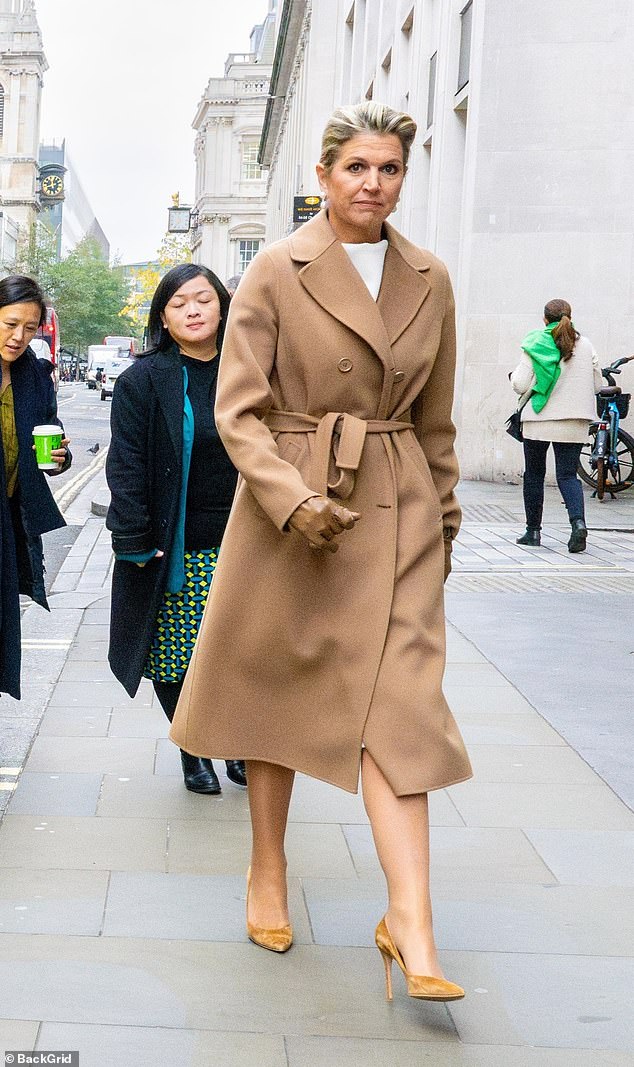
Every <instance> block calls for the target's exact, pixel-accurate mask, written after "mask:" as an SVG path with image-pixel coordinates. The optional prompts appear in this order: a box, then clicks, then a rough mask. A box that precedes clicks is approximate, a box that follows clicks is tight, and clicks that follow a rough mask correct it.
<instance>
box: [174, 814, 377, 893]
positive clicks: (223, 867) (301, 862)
mask: <svg viewBox="0 0 634 1067" xmlns="http://www.w3.org/2000/svg"><path fill="white" fill-rule="evenodd" d="M286 856H287V859H288V874H289V876H290V877H296V878H308V877H311V876H312V877H316V878H336V877H342V878H352V879H356V877H357V875H356V871H355V868H354V864H353V862H352V858H351V856H350V852H349V850H348V846H347V844H346V839H345V837H344V834H343V831H342V829H341V827H340V826H332V825H328V824H326V825H325V826H320V825H313V824H310V823H293V824H290V825H289V827H288V831H287V834H286ZM250 862H251V827H250V824H249V823H248V822H246V821H245V822H242V823H237V822H221V821H216V822H211V821H200V822H199V821H197V820H194V819H170V820H169V847H168V867H167V870H168V871H169V872H170V873H178V872H184V873H190V874H225V873H226V874H238V873H240V874H243V875H244V873H245V872H246V869H247V867H248V866H249V863H250Z"/></svg>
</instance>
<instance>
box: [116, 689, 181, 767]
mask: <svg viewBox="0 0 634 1067" xmlns="http://www.w3.org/2000/svg"><path fill="white" fill-rule="evenodd" d="M169 725H170V724H169V722H168V721H167V718H166V716H165V714H164V712H163V710H162V708H160V707H157V705H155V704H152V705H151V706H149V707H143V708H138V707H134V706H133V705H132V706H130V707H124V708H121V707H117V708H113V710H112V715H111V718H110V727H109V730H108V736H109V737H151V738H154V739H155V740H156V739H157V738H159V737H161V738H166V737H167V734H168V731H169ZM170 744H171V745H172V748H173V749H174V750H175V752H176V753H177V754H178V749H177V748H176V745H175V744H174V742H173V741H171V742H170ZM179 763H180V755H179Z"/></svg>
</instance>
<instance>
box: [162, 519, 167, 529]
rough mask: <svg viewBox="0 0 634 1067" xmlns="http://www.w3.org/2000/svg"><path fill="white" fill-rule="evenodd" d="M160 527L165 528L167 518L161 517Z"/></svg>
mask: <svg viewBox="0 0 634 1067" xmlns="http://www.w3.org/2000/svg"><path fill="white" fill-rule="evenodd" d="M161 529H162V530H165V529H167V519H161Z"/></svg>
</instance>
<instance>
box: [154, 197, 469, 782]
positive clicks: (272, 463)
mask: <svg viewBox="0 0 634 1067" xmlns="http://www.w3.org/2000/svg"><path fill="white" fill-rule="evenodd" d="M385 231H386V236H387V238H388V242H389V244H388V249H387V252H386V257H385V267H384V272H383V281H382V285H381V290H380V293H379V297H378V301H377V302H376V303H375V301H374V300H373V299H372V297H371V296H370V294H369V292H368V290H367V288H366V286H365V284H364V282H363V281H362V279H361V276H360V275H359V273H358V272H357V270H356V269H355V267H354V266H353V265H352V263H351V261H350V259H349V257H348V255H347V254H346V251H345V249H343V248H342V246H341V244H340V242H339V241H338V240H337V238H336V237H335V234H334V233H333V230H332V229H331V227H330V224H329V222H328V218H327V215H326V213H325V212H323V211H322V212H321V213H320V214H319V215H318V216H317V217H316V218H314V219H312V220H311V221H310V222H307V223H305V224H304V225H303V226H302V227H301V229H299V230H298V231H296V232H295V233H294V234H292V236H290V237H289V238H286V239H285V240H283V241H280V242H279V243H277V244H274V245H272V246H270V247H269V248H267V249H265V250H264V251H263V252H260V253H259V255H258V256H257V257H256V258H255V260H254V261H253V263H252V264H251V266H250V267H249V269H248V271H247V272H246V274H245V276H244V278H243V280H242V282H241V284H240V288H239V289H238V291H237V293H236V295H235V297H234V298H233V301H232V306H231V311H230V314H229V322H228V326H227V332H226V336H225V341H224V347H223V354H222V362H221V365H220V370H219V382H218V392H217V400H216V421H217V425H218V428H219V431H220V434H221V436H222V439H223V441H224V444H225V447H226V449H227V452H228V453H229V456H230V457H231V459H232V461H233V463H234V465H235V466H236V467H237V469H238V471H239V472H240V474H241V478H240V479H239V482H238V488H237V491H236V498H235V501H234V505H233V509H232V512H231V515H230V517H229V523H228V526H227V531H226V534H225V538H224V541H223V544H222V548H221V552H220V558H219V562H218V566H217V569H216V573H215V577H214V581H213V585H212V589H211V594H210V597H209V600H208V603H207V608H206V611H205V615H204V619H203V623H202V627H201V630H200V634H199V637H198V641H197V644H196V648H195V650H194V654H193V658H192V661H191V664H190V667H189V670H188V672H187V675H186V678H185V683H184V687H183V691H182V694H181V698H180V701H179V705H178V708H177V711H176V715H175V718H174V722H173V724H172V729H171V734H170V736H171V737H172V739H173V740H174V741H175V742H176V744H177V745H179V746H180V747H181V748H183V749H185V750H186V751H188V752H190V753H192V754H194V755H199V756H211V757H218V758H244V759H257V760H264V761H268V762H271V763H276V764H281V765H282V766H286V767H291V768H293V769H295V770H298V771H303V772H304V773H306V774H309V775H311V776H313V777H315V778H320V779H323V780H325V781H328V782H331V783H333V784H334V785H337V786H340V787H342V788H344V789H347V790H349V791H350V792H356V790H357V785H358V778H359V766H360V759H361V749H362V746H365V747H366V748H367V750H368V751H369V752H370V754H371V755H372V757H373V758H374V760H375V761H376V763H377V764H378V766H379V767H380V768H381V770H382V772H383V774H384V775H385V777H386V778H387V780H388V781H389V783H390V785H391V786H392V788H393V790H394V792H395V793H396V794H397V795H400V796H402V795H407V794H412V793H420V792H425V791H427V790H430V789H439V788H442V787H443V786H447V785H450V784H452V783H454V782H459V781H463V780H464V779H466V778H469V777H470V776H471V767H470V764H469V759H468V756H467V754H466V751H465V748H464V745H463V742H462V738H461V736H460V733H459V731H458V728H457V726H456V724H455V722H454V719H453V716H452V715H451V712H450V710H449V708H448V706H447V703H446V701H445V698H444V696H443V692H442V677H443V672H444V666H445V618H444V603H443V577H444V555H445V547H444V542H443V529H444V530H445V531H446V533H445V537H451V536H453V535H455V533H456V532H457V530H458V527H459V525H460V509H459V507H458V504H457V502H456V499H455V497H454V492H453V491H454V486H455V484H456V481H457V478H458V466H457V462H456V457H455V453H454V447H453V446H454V437H455V430H454V427H453V424H452V422H451V407H452V400H453V384H454V362H455V329H454V305H453V297H452V292H451V285H450V282H449V278H448V275H447V271H446V269H445V267H444V266H443V265H442V264H441V263H440V262H439V261H438V260H437V259H436V258H435V257H434V256H432V255H431V254H430V253H429V252H426V251H422V250H421V249H419V248H416V247H415V246H414V245H412V244H410V243H409V242H408V241H407V240H405V239H404V238H403V237H402V236H401V235H400V234H398V233H397V232H396V231H395V230H394V229H393V228H392V227H391V226H389V225H386V226H385ZM326 492H327V493H328V495H329V496H331V497H332V498H335V499H337V500H338V501H341V502H342V503H344V504H345V506H346V507H348V508H350V509H351V510H353V511H358V512H360V513H361V518H360V520H359V521H358V522H357V523H356V525H355V527H354V529H353V530H350V531H346V532H344V533H342V534H341V536H340V537H339V538H338V542H339V551H338V552H337V553H336V554H333V553H331V552H328V551H314V550H312V549H311V548H310V547H309V545H308V543H307V542H306V541H305V540H304V538H303V537H301V536H300V535H299V534H297V533H296V532H294V531H292V530H289V528H288V527H287V525H286V524H287V521H288V519H289V517H290V516H291V515H292V513H293V512H294V511H295V509H296V508H297V507H298V506H299V505H300V504H301V503H302V502H303V501H305V500H307V499H308V498H309V497H311V496H315V495H317V494H325V493H326Z"/></svg>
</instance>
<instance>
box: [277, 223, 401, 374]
mask: <svg viewBox="0 0 634 1067" xmlns="http://www.w3.org/2000/svg"><path fill="white" fill-rule="evenodd" d="M290 248H291V256H292V258H293V259H294V260H295V261H296V262H300V263H301V262H303V263H305V266H303V267H302V268H301V270H300V272H299V278H300V281H301V283H302V285H303V286H304V288H305V289H306V291H307V292H308V293H310V295H311V296H312V297H313V298H314V299H315V300H316V301H317V303H318V304H320V305H321V306H322V307H323V308H324V310H325V311H327V312H328V313H329V314H330V315H332V316H333V317H334V318H335V319H338V320H339V322H342V323H343V325H344V326H347V327H348V329H350V330H353V331H354V333H356V334H358V335H359V337H362V338H363V339H364V341H367V343H368V344H369V345H370V348H372V349H373V350H374V351H375V352H376V354H377V356H378V357H379V359H380V360H381V362H382V363H383V364H384V365H385V366H386V367H390V368H392V367H393V360H392V353H391V351H390V343H389V340H388V336H387V333H386V330H385V325H384V323H383V319H382V317H381V314H380V312H379V310H378V308H377V305H376V303H375V301H374V300H373V299H372V297H371V296H370V294H369V292H368V290H367V287H366V285H365V283H364V282H363V280H362V278H361V276H360V274H359V272H358V271H357V269H356V268H355V267H353V265H352V263H351V261H350V257H349V256H348V255H347V253H346V252H345V250H344V249H343V248H342V247H341V244H340V242H339V241H338V240H337V238H336V237H335V235H334V233H333V231H332V229H331V228H330V223H329V222H328V217H327V215H326V213H325V211H322V212H320V214H319V215H317V217H316V218H314V219H313V220H312V221H311V222H307V223H305V224H304V226H303V227H302V228H301V229H300V230H298V231H296V232H295V233H294V234H293V236H292V237H291V238H290Z"/></svg>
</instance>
